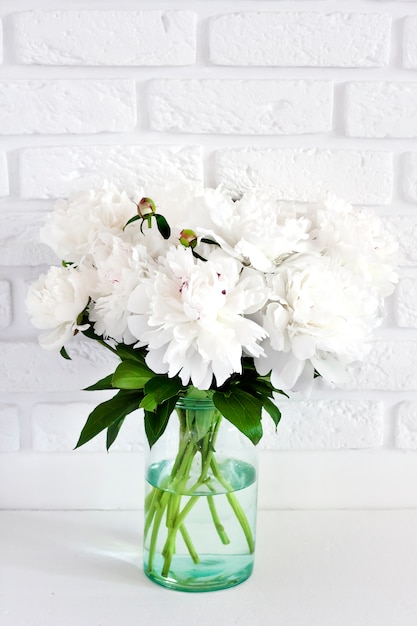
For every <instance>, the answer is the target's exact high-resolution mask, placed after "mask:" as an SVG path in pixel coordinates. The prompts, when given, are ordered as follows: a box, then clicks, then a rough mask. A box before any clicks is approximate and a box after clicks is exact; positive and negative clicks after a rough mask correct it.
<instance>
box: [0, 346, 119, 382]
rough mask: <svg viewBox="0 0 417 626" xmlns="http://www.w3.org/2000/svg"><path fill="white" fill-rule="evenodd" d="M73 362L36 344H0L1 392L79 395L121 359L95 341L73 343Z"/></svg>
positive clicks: (106, 373) (71, 350)
mask: <svg viewBox="0 0 417 626" xmlns="http://www.w3.org/2000/svg"><path fill="white" fill-rule="evenodd" d="M66 347H67V351H68V353H69V355H70V356H71V361H68V360H66V359H63V358H62V357H61V356H60V355H59V354H58V353H57V352H52V351H49V350H43V349H42V348H41V347H40V346H39V345H38V344H37V343H36V342H33V343H31V342H25V343H23V342H16V341H15V342H5V341H4V342H1V343H0V392H13V393H14V392H17V393H22V392H42V393H46V392H50V391H59V392H61V391H76V390H79V389H83V388H84V387H87V386H88V385H91V384H93V383H94V382H96V381H97V380H98V379H100V378H104V376H107V375H108V374H111V373H112V372H113V371H114V369H115V367H116V364H117V363H118V359H115V357H113V355H112V354H111V353H110V352H109V351H108V350H106V349H105V348H103V347H102V346H100V345H98V344H96V343H95V342H94V341H88V340H84V339H78V338H75V339H73V341H72V342H70V343H69V344H68V345H67V346H66Z"/></svg>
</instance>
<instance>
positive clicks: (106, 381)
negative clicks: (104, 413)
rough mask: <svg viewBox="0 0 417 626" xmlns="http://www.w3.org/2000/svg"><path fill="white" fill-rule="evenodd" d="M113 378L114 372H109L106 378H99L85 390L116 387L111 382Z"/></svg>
mask: <svg viewBox="0 0 417 626" xmlns="http://www.w3.org/2000/svg"><path fill="white" fill-rule="evenodd" d="M112 378H113V374H109V375H108V376H105V377H104V378H101V379H100V380H98V381H97V382H96V383H94V385H90V386H89V387H85V389H83V391H102V390H104V389H114V387H113V385H112V383H111V381H112Z"/></svg>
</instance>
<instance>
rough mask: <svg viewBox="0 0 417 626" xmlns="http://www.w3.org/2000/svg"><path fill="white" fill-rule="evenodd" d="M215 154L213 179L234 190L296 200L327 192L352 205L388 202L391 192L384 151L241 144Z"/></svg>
mask: <svg viewBox="0 0 417 626" xmlns="http://www.w3.org/2000/svg"><path fill="white" fill-rule="evenodd" d="M216 156H217V159H216V182H218V183H223V184H224V185H225V186H226V187H227V188H230V189H232V190H236V191H244V190H247V189H249V188H251V187H267V188H268V189H270V191H271V193H273V194H274V195H275V196H276V197H277V198H279V199H281V200H298V201H300V202H303V201H304V202H307V201H314V200H318V199H320V198H322V197H323V195H324V194H325V193H327V192H333V193H335V194H339V195H340V196H341V197H343V198H346V199H347V200H349V201H350V202H353V203H355V204H358V203H359V204H361V203H367V204H388V203H389V202H390V200H391V197H392V181H393V172H392V159H391V154H390V153H389V152H383V151H372V152H371V151H355V150H320V149H316V148H309V149H300V148H297V149H275V148H268V149H250V148H244V149H228V150H221V151H219V152H218V153H217V155H216Z"/></svg>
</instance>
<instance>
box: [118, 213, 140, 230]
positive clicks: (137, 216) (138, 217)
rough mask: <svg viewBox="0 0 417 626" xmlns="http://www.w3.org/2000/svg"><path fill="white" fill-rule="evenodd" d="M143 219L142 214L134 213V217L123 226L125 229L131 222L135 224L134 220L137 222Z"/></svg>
mask: <svg viewBox="0 0 417 626" xmlns="http://www.w3.org/2000/svg"><path fill="white" fill-rule="evenodd" d="M141 219H142V218H141V216H140V215H134V216H133V217H131V218H130V220H128V221H127V222H126V224H125V225H124V227H123V230H124V229H125V228H126V227H127V226H129V224H133V222H136V221H137V220H141Z"/></svg>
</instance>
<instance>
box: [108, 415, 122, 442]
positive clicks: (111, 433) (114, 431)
mask: <svg viewBox="0 0 417 626" xmlns="http://www.w3.org/2000/svg"><path fill="white" fill-rule="evenodd" d="M124 421H125V418H124V417H121V418H120V419H119V420H118V421H117V422H115V423H114V424H112V425H111V426H109V427H108V429H107V436H106V450H109V449H110V446H111V445H112V444H113V443H114V442H115V440H116V437H117V435H118V434H119V431H120V428H121V427H122V424H123V422H124Z"/></svg>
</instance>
